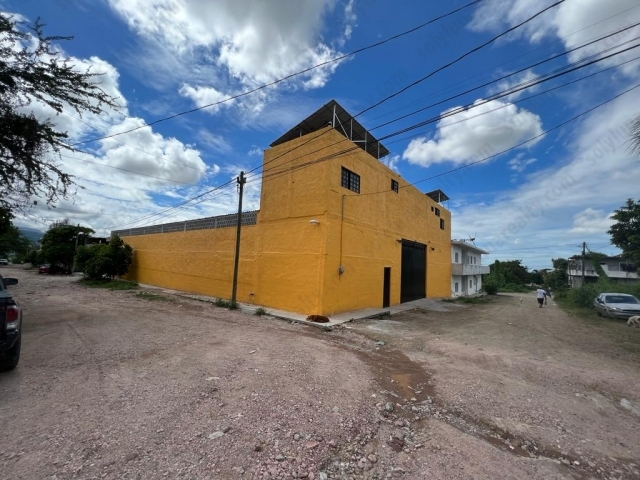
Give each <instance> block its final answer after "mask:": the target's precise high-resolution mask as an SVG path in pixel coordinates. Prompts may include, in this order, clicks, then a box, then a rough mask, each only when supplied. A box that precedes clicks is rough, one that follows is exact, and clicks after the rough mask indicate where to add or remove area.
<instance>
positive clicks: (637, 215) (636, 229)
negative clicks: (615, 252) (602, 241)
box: [607, 198, 640, 266]
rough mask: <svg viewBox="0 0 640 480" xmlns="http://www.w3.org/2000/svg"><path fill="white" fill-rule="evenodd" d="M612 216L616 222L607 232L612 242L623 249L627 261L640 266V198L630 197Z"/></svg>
mask: <svg viewBox="0 0 640 480" xmlns="http://www.w3.org/2000/svg"><path fill="white" fill-rule="evenodd" d="M612 218H613V219H614V220H615V221H616V223H614V224H613V225H612V226H611V228H610V229H609V231H608V232H607V233H608V234H609V235H611V243H612V244H613V245H615V246H616V247H618V248H619V249H620V250H622V255H623V257H624V258H625V259H626V260H627V261H629V262H630V263H635V264H636V265H637V266H640V200H638V201H634V200H633V199H632V198H630V199H628V200H627V202H626V203H625V204H624V205H623V206H622V207H620V208H619V209H618V210H616V211H615V212H614V214H613V216H612Z"/></svg>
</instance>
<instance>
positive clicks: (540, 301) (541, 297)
mask: <svg viewBox="0 0 640 480" xmlns="http://www.w3.org/2000/svg"><path fill="white" fill-rule="evenodd" d="M536 297H537V298H538V305H539V306H540V308H542V304H543V303H545V300H546V299H547V292H545V291H544V289H543V288H542V287H538V290H536Z"/></svg>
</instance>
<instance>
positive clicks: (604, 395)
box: [349, 294, 640, 478]
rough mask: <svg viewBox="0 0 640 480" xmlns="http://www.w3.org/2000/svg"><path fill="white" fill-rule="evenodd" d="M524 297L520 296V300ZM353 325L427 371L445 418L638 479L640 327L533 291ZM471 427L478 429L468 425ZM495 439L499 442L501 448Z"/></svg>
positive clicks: (518, 450)
mask: <svg viewBox="0 0 640 480" xmlns="http://www.w3.org/2000/svg"><path fill="white" fill-rule="evenodd" d="M521 298H522V300H521ZM488 300H489V302H488V303H487V304H480V305H468V306H466V308H464V309H457V310H455V311H452V312H449V313H440V312H424V311H412V312H406V313H404V314H401V315H396V316H394V317H393V318H392V319H383V320H377V321H367V322H366V323H365V322H358V323H356V324H354V325H352V326H351V327H350V328H351V329H350V330H349V332H350V333H353V334H358V335H365V336H366V337H369V338H371V339H376V340H383V341H385V342H387V346H388V347H389V348H392V349H396V350H401V351H403V352H404V353H405V354H406V355H407V356H408V357H409V358H410V359H411V360H412V361H414V362H416V363H417V364H419V365H420V366H421V367H422V368H424V369H425V371H428V372H429V373H430V374H431V382H432V383H433V385H435V398H436V401H437V404H438V406H439V407H440V408H441V410H447V411H448V412H449V414H450V415H445V416H444V420H445V421H446V422H447V423H448V424H449V425H452V426H454V427H456V428H458V429H460V430H462V431H466V432H469V433H471V434H474V435H480V436H482V437H484V438H485V439H487V440H488V441H490V442H492V443H493V444H494V445H496V446H497V447H498V448H503V449H505V450H510V451H512V452H513V453H514V454H518V455H520V456H530V457H537V456H544V457H547V458H550V459H552V460H554V461H556V462H557V461H560V462H561V464H565V465H566V464H571V465H572V467H571V468H572V469H573V473H574V474H575V475H579V476H585V477H586V478H589V477H594V478H640V429H639V427H640V408H639V406H640V388H639V385H640V368H639V367H640V330H638V329H631V328H628V327H627V325H626V323H624V322H622V321H620V320H609V319H601V318H598V317H596V316H595V314H594V315H593V318H586V319H585V318H582V317H578V316H569V315H567V314H566V313H565V312H564V311H562V310H561V309H560V308H559V307H558V306H557V305H555V304H554V302H550V303H549V305H548V306H545V307H544V308H542V309H540V308H538V306H537V304H536V302H535V298H534V295H533V294H528V295H519V294H512V295H499V296H497V297H493V298H492V297H489V299H488ZM474 430H475V432H474ZM501 444H502V445H501Z"/></svg>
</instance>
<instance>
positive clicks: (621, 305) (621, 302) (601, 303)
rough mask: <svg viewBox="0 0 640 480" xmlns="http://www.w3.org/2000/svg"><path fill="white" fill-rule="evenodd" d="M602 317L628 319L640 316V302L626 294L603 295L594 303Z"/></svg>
mask: <svg viewBox="0 0 640 480" xmlns="http://www.w3.org/2000/svg"><path fill="white" fill-rule="evenodd" d="M593 306H594V308H595V309H596V313H597V314H598V315H600V316H603V315H604V316H605V317H611V318H621V319H624V320H626V319H628V318H629V317H633V316H635V315H640V300H638V299H637V298H636V297H634V296H633V295H628V294H626V293H601V294H600V295H598V296H597V297H596V299H595V300H594V301H593Z"/></svg>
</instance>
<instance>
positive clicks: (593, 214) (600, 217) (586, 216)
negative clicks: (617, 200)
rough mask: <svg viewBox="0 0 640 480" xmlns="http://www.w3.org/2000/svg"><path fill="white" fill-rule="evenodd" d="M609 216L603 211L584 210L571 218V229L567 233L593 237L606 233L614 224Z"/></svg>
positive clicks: (609, 214)
mask: <svg viewBox="0 0 640 480" xmlns="http://www.w3.org/2000/svg"><path fill="white" fill-rule="evenodd" d="M611 215H612V214H611V213H605V212H604V211H603V210H595V209H593V208H586V209H584V210H582V211H581V212H578V213H576V214H575V215H574V216H573V228H571V230H569V232H568V233H570V234H579V235H593V234H601V233H602V232H606V231H607V230H609V228H611V225H613V223H614V221H613V220H612V218H611Z"/></svg>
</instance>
